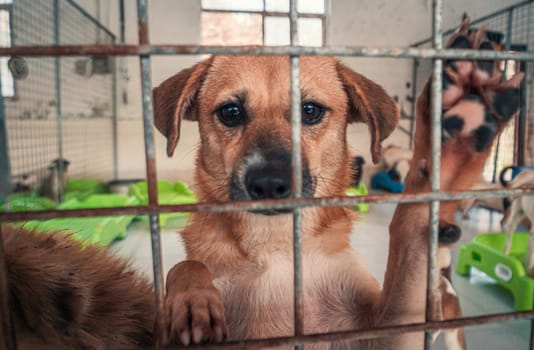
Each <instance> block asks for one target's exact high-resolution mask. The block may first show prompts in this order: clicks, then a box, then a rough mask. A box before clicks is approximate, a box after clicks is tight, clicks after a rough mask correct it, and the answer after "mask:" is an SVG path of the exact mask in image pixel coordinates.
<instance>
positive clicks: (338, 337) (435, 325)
mask: <svg viewBox="0 0 534 350" xmlns="http://www.w3.org/2000/svg"><path fill="white" fill-rule="evenodd" d="M532 318H534V311H516V312H508V313H503V314H490V315H483V316H472V317H462V318H457V319H453V320H446V321H432V322H426V323H411V324H403V325H394V326H388V327H377V328H371V329H359V330H353V331H342V332H332V333H324V334H309V335H301V336H293V337H280V338H270V339H257V340H247V341H241V342H228V343H222V344H212V345H196V346H189V347H187V349H200V348H202V349H206V350H208V349H258V348H263V347H276V346H283V345H286V346H287V345H292V344H295V343H302V344H311V343H314V344H316V343H319V342H333V341H343V340H363V339H373V338H383V337H390V336H392V335H398V334H403V333H413V332H423V331H431V330H433V331H436V330H440V329H449V328H459V327H466V326H478V325H482V324H487V323H492V322H503V321H513V320H519V319H532ZM167 349H183V347H172V348H170V347H169V348H167Z"/></svg>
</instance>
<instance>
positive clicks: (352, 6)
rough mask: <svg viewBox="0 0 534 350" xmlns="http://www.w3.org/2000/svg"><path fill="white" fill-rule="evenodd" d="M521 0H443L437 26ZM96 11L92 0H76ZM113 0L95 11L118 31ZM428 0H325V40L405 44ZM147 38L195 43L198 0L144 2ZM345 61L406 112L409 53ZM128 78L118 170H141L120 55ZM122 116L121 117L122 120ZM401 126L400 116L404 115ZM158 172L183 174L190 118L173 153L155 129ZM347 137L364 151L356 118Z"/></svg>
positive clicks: (134, 93) (132, 98) (179, 63)
mask: <svg viewBox="0 0 534 350" xmlns="http://www.w3.org/2000/svg"><path fill="white" fill-rule="evenodd" d="M520 1H521V0H477V1H465V0H448V1H445V4H444V9H443V26H444V28H445V29H448V28H451V27H453V26H455V25H457V24H458V23H459V21H460V18H461V17H462V14H463V13H464V12H467V13H468V14H469V15H470V16H471V18H477V17H480V16H482V15H486V14H488V13H491V12H493V11H495V10H498V9H501V8H503V7H506V6H509V5H511V4H514V3H517V2H520ZM79 3H80V4H82V5H83V6H85V8H87V9H88V11H89V12H91V13H95V14H96V8H97V7H96V1H95V0H79ZM117 3H118V1H117V0H107V1H106V0H101V5H100V6H101V9H100V18H101V20H102V22H103V23H104V24H106V26H108V27H109V28H111V29H112V30H113V31H114V32H116V33H118V32H119V23H118V18H119V16H118V4H117ZM125 3H126V42H127V43H136V42H137V22H136V6H135V2H134V1H126V2H125ZM431 13H432V2H431V0H402V1H400V0H396V1H395V0H393V1H392V0H358V1H353V0H330V17H329V28H328V30H327V33H328V39H327V40H328V44H329V45H333V46H337V45H356V46H357V45H365V46H407V45H409V44H411V43H413V42H416V41H418V40H421V39H423V38H427V37H428V36H430V34H431ZM149 19H150V30H149V32H150V40H151V42H152V43H156V44H164V43H175V44H199V43H200V33H201V32H200V30H201V29H200V0H179V1H177V0H152V1H150V2H149ZM196 60H198V58H197V57H191V56H182V57H177V56H168V57H167V56H165V57H161V56H160V57H153V58H152V81H153V84H154V85H157V84H159V83H160V82H161V81H163V80H164V79H166V78H167V77H169V76H171V75H172V74H174V73H176V72H178V71H179V70H180V69H182V68H184V67H186V66H189V65H191V64H192V63H193V62H195V61H196ZM342 60H343V61H344V62H345V63H347V64H348V65H349V66H350V67H352V68H353V69H355V70H357V71H358V72H360V73H362V74H364V75H366V76H367V77H369V78H371V79H373V80H374V81H376V82H378V83H380V84H381V85H382V86H384V87H385V88H386V90H387V91H388V92H389V93H390V95H398V96H399V98H400V101H401V104H402V105H403V107H404V108H405V110H406V111H407V112H409V111H410V105H409V104H408V103H407V102H406V101H405V96H406V95H407V94H410V93H411V90H410V89H407V88H406V86H405V84H406V82H408V81H411V74H412V61H411V60H393V59H363V58H351V59H348V58H343V59H342ZM126 61H127V62H126V66H127V71H128V76H129V80H128V82H127V83H126V86H125V91H126V92H127V96H128V103H127V104H124V103H119V116H120V118H121V120H120V123H119V160H120V162H119V169H120V173H119V175H120V177H123V178H124V177H142V176H144V171H145V170H144V156H143V149H144V148H143V141H142V140H143V139H142V124H141V103H140V101H141V94H140V79H139V63H138V60H137V58H128V59H126ZM125 119H128V120H125ZM404 125H405V126H406V127H408V124H407V123H404ZM155 134H156V141H157V142H156V146H157V147H156V149H157V163H158V173H159V175H160V177H162V178H169V179H176V178H178V179H188V178H189V177H190V175H191V171H192V166H193V158H194V153H195V152H194V148H195V146H194V145H195V144H196V140H197V139H198V133H197V130H196V124H194V123H190V122H185V123H183V124H182V138H181V141H180V144H179V145H178V149H177V151H176V153H175V156H174V158H173V159H171V160H169V159H168V158H167V157H166V155H165V141H164V139H163V137H162V136H161V135H160V134H159V133H158V132H157V131H156V132H155ZM348 137H349V141H350V143H351V145H352V148H353V149H354V151H355V152H356V153H359V154H362V155H364V156H365V157H366V158H367V159H370V157H369V136H368V131H367V128H366V127H365V126H364V125H357V126H352V127H351V128H350V130H349V135H348ZM389 143H395V144H398V145H400V146H408V137H407V136H405V135H404V134H402V133H401V132H400V131H396V132H395V133H394V134H393V135H392V136H391V137H390V138H389V139H388V140H386V141H385V144H386V145H387V144H389Z"/></svg>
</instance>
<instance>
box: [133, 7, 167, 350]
mask: <svg viewBox="0 0 534 350" xmlns="http://www.w3.org/2000/svg"><path fill="white" fill-rule="evenodd" d="M137 19H138V30H139V44H142V45H144V44H148V43H149V40H148V8H147V0H137ZM139 59H140V61H141V85H142V96H143V128H144V136H145V137H144V139H145V157H146V176H147V189H148V203H149V205H151V206H154V205H157V204H158V191H157V173H156V157H155V151H154V133H153V127H152V124H153V121H154V110H153V104H152V79H151V70H150V55H141V56H140V58H139ZM149 220H150V239H151V243H152V267H153V270H154V289H155V293H156V306H157V316H156V317H157V321H159V320H161V317H162V315H163V300H164V282H163V264H162V258H161V237H160V230H159V215H158V214H157V213H151V214H150V215H149ZM156 348H159V344H158V343H156Z"/></svg>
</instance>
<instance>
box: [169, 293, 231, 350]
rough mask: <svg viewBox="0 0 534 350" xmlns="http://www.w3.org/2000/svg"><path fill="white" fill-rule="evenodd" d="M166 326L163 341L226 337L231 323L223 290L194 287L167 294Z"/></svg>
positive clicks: (185, 343) (178, 342)
mask: <svg viewBox="0 0 534 350" xmlns="http://www.w3.org/2000/svg"><path fill="white" fill-rule="evenodd" d="M162 328H163V330H162V332H161V334H160V337H161V338H160V339H161V342H162V344H163V345H167V344H182V345H186V346H187V345H189V344H200V343H207V342H222V341H224V340H225V339H226V335H227V326H226V321H225V318H224V308H223V304H222V299H221V295H220V293H219V291H218V290H217V289H215V288H210V289H192V290H190V291H188V292H183V293H176V294H173V295H172V297H168V298H166V300H165V315H164V320H163V326H162Z"/></svg>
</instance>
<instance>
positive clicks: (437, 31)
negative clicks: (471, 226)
mask: <svg viewBox="0 0 534 350" xmlns="http://www.w3.org/2000/svg"><path fill="white" fill-rule="evenodd" d="M442 11H443V3H442V0H433V1H432V43H433V47H434V49H438V50H439V49H442V48H443V37H442V35H443V28H442V18H443V17H442V15H443V12H442ZM442 74H443V61H442V60H441V59H436V60H434V61H433V72H432V86H431V89H432V90H431V110H432V123H431V125H432V132H431V136H432V144H431V149H432V168H431V177H430V187H431V190H432V192H438V191H439V188H440V168H441V109H442V101H441V94H442V91H441V90H442ZM438 223H439V202H438V201H432V202H430V238H429V247H428V248H429V249H428V271H427V293H426V320H427V321H430V320H432V317H433V315H435V314H436V311H437V310H434V302H433V301H434V292H435V291H436V290H437V289H438V286H437V281H438V278H437V277H438V276H437V273H438V271H437V267H436V259H437V250H438V230H439V229H438ZM431 346H432V332H425V349H427V350H429V349H430V348H431Z"/></svg>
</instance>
